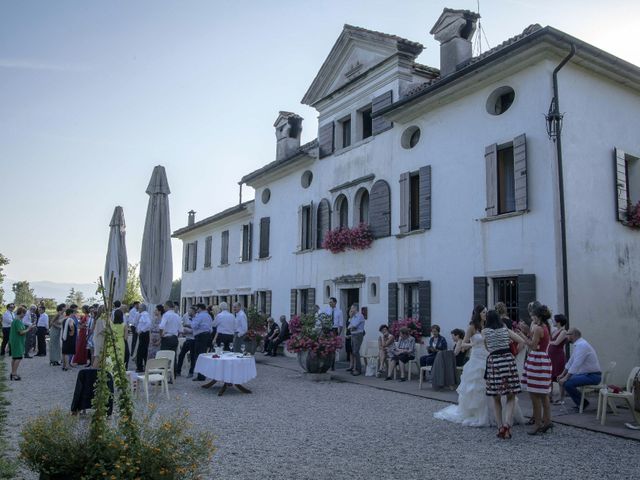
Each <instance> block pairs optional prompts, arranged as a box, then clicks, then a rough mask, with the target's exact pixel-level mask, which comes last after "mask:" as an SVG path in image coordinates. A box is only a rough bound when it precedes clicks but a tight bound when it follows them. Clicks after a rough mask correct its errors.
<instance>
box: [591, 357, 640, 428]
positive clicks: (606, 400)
mask: <svg viewBox="0 0 640 480" xmlns="http://www.w3.org/2000/svg"><path fill="white" fill-rule="evenodd" d="M638 372H640V367H633V368H632V369H631V373H629V377H628V378H627V385H626V386H625V389H624V390H623V391H622V392H620V393H613V392H610V391H609V389H608V388H607V387H606V386H605V387H604V388H602V389H600V394H599V396H598V416H599V417H600V423H601V424H602V425H604V423H605V422H606V420H607V405H609V406H611V409H612V410H613V414H614V415H617V413H618V412H617V411H616V406H615V404H614V403H613V402H612V400H615V399H617V398H619V399H622V400H624V401H626V402H627V404H628V405H629V409H630V410H631V412H633V411H634V406H633V395H634V388H633V381H634V380H635V378H636V375H638Z"/></svg>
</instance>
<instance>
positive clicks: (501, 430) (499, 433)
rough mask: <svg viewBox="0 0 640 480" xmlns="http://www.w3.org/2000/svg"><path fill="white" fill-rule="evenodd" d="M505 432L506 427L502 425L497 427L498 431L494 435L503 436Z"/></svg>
mask: <svg viewBox="0 0 640 480" xmlns="http://www.w3.org/2000/svg"><path fill="white" fill-rule="evenodd" d="M506 432H507V427H506V426H505V425H503V426H501V427H500V428H499V429H498V433H496V437H498V438H504V435H505V433H506Z"/></svg>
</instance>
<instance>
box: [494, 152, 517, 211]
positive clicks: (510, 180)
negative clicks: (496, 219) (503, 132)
mask: <svg viewBox="0 0 640 480" xmlns="http://www.w3.org/2000/svg"><path fill="white" fill-rule="evenodd" d="M497 165H498V215H500V214H501V213H509V212H513V211H515V209H516V199H515V193H516V192H515V178H514V165H513V144H512V143H510V144H508V145H503V146H500V147H498V162H497Z"/></svg>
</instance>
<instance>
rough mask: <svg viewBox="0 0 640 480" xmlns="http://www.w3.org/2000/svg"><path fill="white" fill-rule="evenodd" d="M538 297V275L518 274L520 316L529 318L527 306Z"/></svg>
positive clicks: (525, 318)
mask: <svg viewBox="0 0 640 480" xmlns="http://www.w3.org/2000/svg"><path fill="white" fill-rule="evenodd" d="M535 299H536V276H535V275H534V274H526V275H518V318H519V319H520V320H529V312H528V310H527V306H528V305H529V303H531V302H533V301H534V300H535Z"/></svg>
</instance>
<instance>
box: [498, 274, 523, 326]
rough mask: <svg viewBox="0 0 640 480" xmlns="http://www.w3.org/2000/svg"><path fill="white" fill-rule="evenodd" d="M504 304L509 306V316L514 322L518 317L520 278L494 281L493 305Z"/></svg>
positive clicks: (505, 278) (504, 278)
mask: <svg viewBox="0 0 640 480" xmlns="http://www.w3.org/2000/svg"><path fill="white" fill-rule="evenodd" d="M498 302H502V303H504V304H505V305H506V306H507V314H508V315H509V318H510V319H511V320H513V321H514V322H517V321H518V320H519V315H518V277H502V278H494V279H493V303H494V305H495V304H496V303H498Z"/></svg>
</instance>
